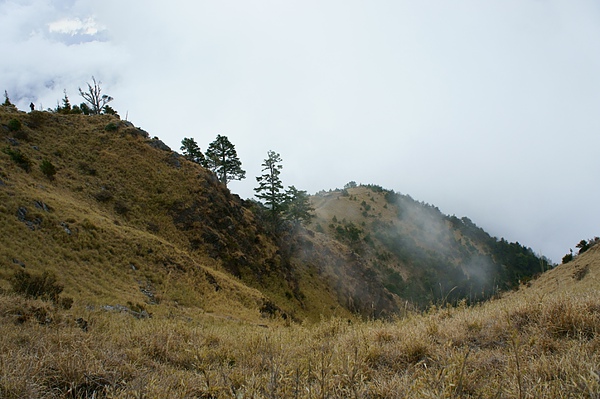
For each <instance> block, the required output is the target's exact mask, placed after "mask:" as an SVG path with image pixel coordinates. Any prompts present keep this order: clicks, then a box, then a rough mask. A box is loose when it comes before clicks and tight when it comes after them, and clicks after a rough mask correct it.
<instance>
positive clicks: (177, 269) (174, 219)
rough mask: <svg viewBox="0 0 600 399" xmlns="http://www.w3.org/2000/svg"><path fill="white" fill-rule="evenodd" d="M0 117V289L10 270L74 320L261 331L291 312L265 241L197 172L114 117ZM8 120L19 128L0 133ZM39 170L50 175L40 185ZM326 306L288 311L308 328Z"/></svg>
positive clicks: (232, 199) (272, 247)
mask: <svg viewBox="0 0 600 399" xmlns="http://www.w3.org/2000/svg"><path fill="white" fill-rule="evenodd" d="M1 108H2V109H1V110H0V125H1V126H2V129H1V130H0V140H1V141H2V149H3V151H2V152H0V204H1V205H0V221H1V223H2V229H0V240H1V242H2V245H1V246H0V265H1V267H0V287H2V288H3V289H8V288H9V283H8V281H9V279H10V277H11V276H12V275H13V274H14V273H15V272H16V271H18V270H25V271H27V272H28V273H33V274H35V273H38V274H39V273H41V272H43V271H50V272H53V273H55V274H56V275H57V276H58V278H59V281H60V283H61V284H62V285H64V287H65V290H64V294H63V295H64V296H68V297H71V298H73V299H74V306H75V307H79V308H81V307H86V306H105V305H109V306H114V305H115V304H120V305H126V304H133V305H134V307H144V308H148V311H150V312H152V313H155V312H170V311H172V308H173V307H175V308H177V309H180V310H182V309H185V311H186V312H191V313H194V314H196V313H205V312H209V313H216V314H220V315H227V316H234V317H242V318H249V319H254V320H262V317H261V315H263V314H264V313H265V312H264V310H267V311H269V312H270V313H284V311H279V310H278V309H279V307H281V306H286V305H288V306H289V307H291V308H293V307H294V304H295V303H297V301H296V300H294V299H293V298H292V299H289V298H287V297H286V296H285V292H286V291H287V288H286V287H287V286H288V283H287V281H286V279H285V278H283V277H282V273H283V271H282V269H281V264H280V263H281V259H280V258H281V256H280V255H279V254H278V252H279V249H278V247H277V245H276V243H275V242H274V241H273V238H272V237H270V236H268V235H267V234H266V233H265V231H264V229H263V228H262V227H261V225H260V224H259V223H257V222H256V221H255V220H254V215H253V214H252V212H251V211H250V210H249V208H248V207H247V206H246V204H245V203H244V201H242V200H241V199H239V198H238V197H236V196H233V195H231V194H230V193H229V191H228V190H227V189H226V188H225V187H224V186H223V185H221V184H220V183H219V182H218V181H217V180H216V179H215V177H214V176H213V175H212V174H211V173H209V172H207V171H206V170H205V169H203V168H201V167H200V166H199V165H196V164H194V163H191V162H188V161H186V160H184V159H183V158H182V157H180V156H178V154H176V153H174V152H172V151H170V150H168V149H166V148H164V145H163V144H162V143H161V142H160V141H159V140H158V139H150V138H149V137H148V135H147V133H145V132H143V131H141V130H139V129H137V128H135V127H133V125H131V124H130V123H128V122H123V121H120V120H119V119H118V118H116V117H114V116H108V115H99V116H84V115H62V114H53V113H48V112H33V113H29V114H25V113H23V112H18V111H16V110H15V109H13V108H12V107H1ZM14 120H17V121H19V123H20V125H21V127H20V128H19V129H16V130H11V129H10V128H9V126H10V125H11V121H14ZM15 154H17V155H18V156H17V155H15ZM23 160H24V161H23ZM19 161H21V163H19ZM44 161H47V162H50V163H51V164H52V165H54V166H55V168H56V171H57V172H56V174H55V175H54V176H51V178H50V177H49V176H47V175H45V174H44V173H43V172H42V170H41V168H40V166H41V164H42V162H44ZM307 294H310V292H307V293H306V294H305V295H307ZM327 299H328V298H326V297H323V296H320V298H319V300H320V302H319V303H320V305H319V307H318V309H317V308H315V307H311V306H310V304H311V303H316V302H312V301H307V302H306V304H305V305H304V307H303V308H301V307H299V306H297V309H298V311H299V312H300V313H299V314H298V315H297V317H299V318H303V317H311V315H312V317H314V318H315V319H318V317H319V316H318V313H321V312H322V311H323V309H322V304H330V305H329V306H326V309H325V313H326V314H331V312H330V311H329V309H331V308H335V307H336V304H337V302H335V298H331V299H329V300H327ZM274 302H276V303H277V304H278V306H273V304H274ZM261 309H262V310H263V312H261ZM269 312H267V313H269ZM342 313H343V312H342Z"/></svg>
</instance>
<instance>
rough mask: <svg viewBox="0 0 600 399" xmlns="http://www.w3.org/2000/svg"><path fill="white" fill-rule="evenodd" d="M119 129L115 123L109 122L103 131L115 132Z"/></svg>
mask: <svg viewBox="0 0 600 399" xmlns="http://www.w3.org/2000/svg"><path fill="white" fill-rule="evenodd" d="M118 129H119V126H117V124H116V123H114V122H110V123H109V124H108V125H106V126H104V131H106V132H116V131H117V130H118Z"/></svg>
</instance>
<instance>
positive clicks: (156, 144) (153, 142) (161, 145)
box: [148, 137, 171, 151]
mask: <svg viewBox="0 0 600 399" xmlns="http://www.w3.org/2000/svg"><path fill="white" fill-rule="evenodd" d="M148 144H150V146H151V147H154V148H158V149H159V150H163V151H171V147H169V146H168V145H166V144H165V143H163V141H162V140H159V139H158V138H156V137H155V138H153V139H152V140H150V141H149V143H148Z"/></svg>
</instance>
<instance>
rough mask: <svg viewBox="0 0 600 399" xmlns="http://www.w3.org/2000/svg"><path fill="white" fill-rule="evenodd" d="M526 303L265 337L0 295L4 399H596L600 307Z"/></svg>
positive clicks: (329, 323) (335, 322)
mask: <svg viewBox="0 0 600 399" xmlns="http://www.w3.org/2000/svg"><path fill="white" fill-rule="evenodd" d="M527 298H529V299H527V300H524V299H523V298H517V296H516V295H515V296H512V297H509V298H506V299H500V300H497V301H494V302H490V303H487V304H483V305H480V306H477V307H474V308H467V307H459V308H442V309H432V310H430V311H429V312H428V313H427V314H422V315H418V314H414V315H411V316H409V317H406V318H404V319H400V320H397V321H391V322H382V321H370V322H350V321H349V320H347V319H341V318H333V319H329V320H323V321H321V322H320V323H316V324H287V325H283V324H278V323H274V322H265V323H266V324H265V325H264V326H263V325H258V324H255V323H247V322H240V321H234V320H226V319H221V318H214V317H210V316H206V315H205V316H199V317H194V318H183V317H177V316H169V315H163V316H157V317H154V318H151V319H143V320H138V319H135V318H133V317H132V316H131V315H129V314H127V313H115V312H107V311H103V310H79V311H73V310H71V311H59V310H56V309H54V308H52V307H51V306H49V305H48V304H45V303H43V302H39V301H30V300H24V299H21V298H18V297H14V296H6V295H5V296H0V318H1V320H0V334H1V336H2V337H3V339H2V340H1V343H0V346H1V347H0V397H3V398H21V397H30V398H36V397H75V398H92V397H94V398H99V397H110V398H130V397H143V398H164V397H177V398H192V397H198V398H221V397H222V398H400V397H415V398H424V397H436V398H439V397H473V398H477V397H483V398H491V397H499V398H576V397H580V398H590V397H598V395H600V384H599V379H600V375H599V373H600V369H599V365H600V336H598V332H599V328H600V298H599V297H598V296H597V295H593V294H584V293H581V294H579V295H569V294H559V295H555V296H549V297H547V298H546V299H544V300H543V301H534V300H531V297H527ZM80 317H81V318H83V319H84V320H86V322H87V323H88V325H87V331H83V330H82V328H81V325H78V323H77V322H76V319H77V318H80ZM80 323H81V322H80Z"/></svg>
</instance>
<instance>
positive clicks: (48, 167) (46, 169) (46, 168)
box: [40, 159, 56, 180]
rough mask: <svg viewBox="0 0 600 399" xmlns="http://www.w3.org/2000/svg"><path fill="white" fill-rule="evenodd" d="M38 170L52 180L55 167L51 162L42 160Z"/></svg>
mask: <svg viewBox="0 0 600 399" xmlns="http://www.w3.org/2000/svg"><path fill="white" fill-rule="evenodd" d="M40 169H41V170H42V173H43V174H44V175H46V177H47V178H49V179H50V180H52V179H54V175H55V174H56V167H55V166H54V165H53V164H52V162H50V161H48V160H47V159H44V160H42V164H41V165H40Z"/></svg>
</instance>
